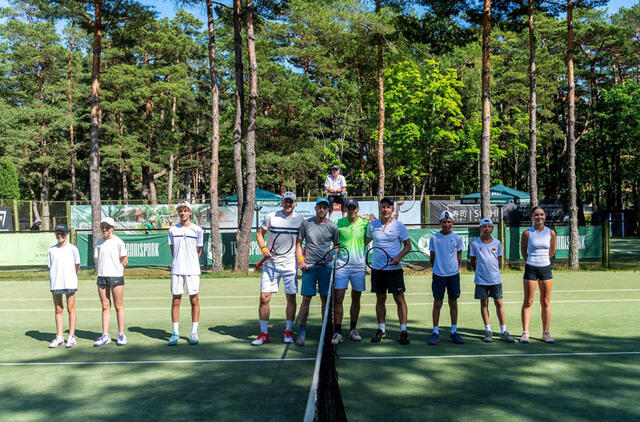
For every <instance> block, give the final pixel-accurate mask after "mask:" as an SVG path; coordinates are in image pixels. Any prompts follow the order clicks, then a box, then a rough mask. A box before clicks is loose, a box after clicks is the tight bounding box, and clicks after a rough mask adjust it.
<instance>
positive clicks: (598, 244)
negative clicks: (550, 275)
mask: <svg viewBox="0 0 640 422" xmlns="http://www.w3.org/2000/svg"><path fill="white" fill-rule="evenodd" d="M528 229H529V227H507V228H506V230H505V242H504V243H505V245H504V250H505V255H506V259H508V260H510V261H517V260H520V259H522V256H521V255H520V238H521V237H522V233H523V232H524V231H525V230H528ZM553 229H554V230H555V231H556V235H557V237H556V256H555V257H556V259H568V258H569V226H558V227H554V228H553ZM578 257H579V258H580V259H601V258H602V227H601V226H580V227H578Z"/></svg>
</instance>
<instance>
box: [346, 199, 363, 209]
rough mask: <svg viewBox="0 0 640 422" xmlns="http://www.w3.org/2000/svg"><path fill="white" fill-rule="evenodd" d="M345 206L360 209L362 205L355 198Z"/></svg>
mask: <svg viewBox="0 0 640 422" xmlns="http://www.w3.org/2000/svg"><path fill="white" fill-rule="evenodd" d="M345 206H346V207H347V208H349V207H356V208H358V207H359V206H360V205H358V200H357V199H355V198H351V199H349V200H347V203H346V204H345Z"/></svg>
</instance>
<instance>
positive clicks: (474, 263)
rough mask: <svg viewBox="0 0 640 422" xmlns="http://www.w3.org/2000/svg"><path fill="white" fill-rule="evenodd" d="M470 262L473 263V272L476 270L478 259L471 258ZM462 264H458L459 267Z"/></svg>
mask: <svg viewBox="0 0 640 422" xmlns="http://www.w3.org/2000/svg"><path fill="white" fill-rule="evenodd" d="M469 262H470V263H471V268H472V269H473V271H475V270H476V257H475V256H470V257H469ZM459 265H460V264H458V266H459Z"/></svg>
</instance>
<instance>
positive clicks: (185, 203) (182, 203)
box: [176, 201, 193, 211]
mask: <svg viewBox="0 0 640 422" xmlns="http://www.w3.org/2000/svg"><path fill="white" fill-rule="evenodd" d="M180 207H187V208H189V211H193V210H192V209H191V204H190V203H189V201H180V202H178V203H177V204H176V210H179V209H180Z"/></svg>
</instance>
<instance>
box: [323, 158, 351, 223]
mask: <svg viewBox="0 0 640 422" xmlns="http://www.w3.org/2000/svg"><path fill="white" fill-rule="evenodd" d="M324 190H325V191H327V199H328V200H329V216H331V213H332V212H333V204H340V211H341V212H342V216H343V217H344V216H345V215H347V211H346V210H345V208H344V198H345V196H346V194H347V181H346V180H345V178H344V176H343V175H341V174H340V166H338V165H337V164H334V165H332V166H331V174H329V175H328V176H327V178H326V179H324Z"/></svg>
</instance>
